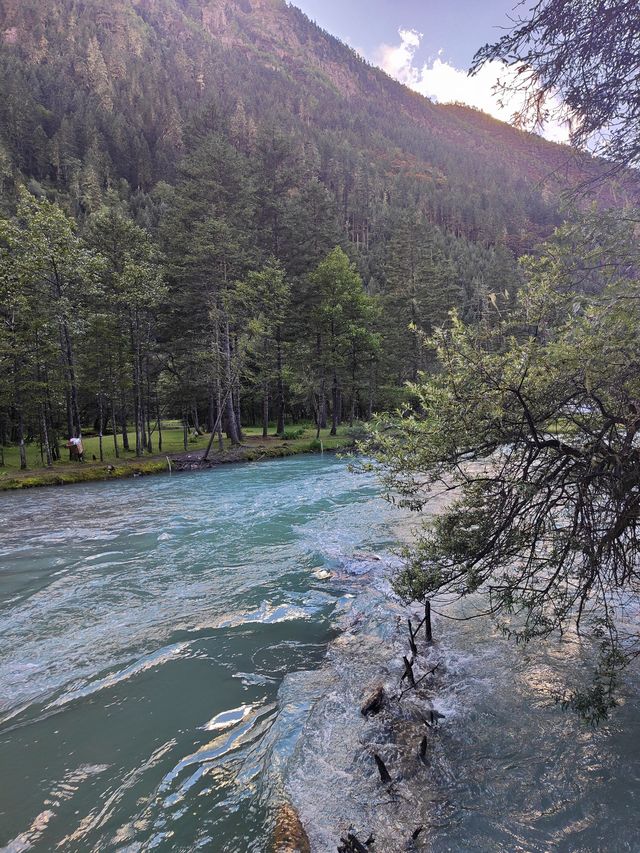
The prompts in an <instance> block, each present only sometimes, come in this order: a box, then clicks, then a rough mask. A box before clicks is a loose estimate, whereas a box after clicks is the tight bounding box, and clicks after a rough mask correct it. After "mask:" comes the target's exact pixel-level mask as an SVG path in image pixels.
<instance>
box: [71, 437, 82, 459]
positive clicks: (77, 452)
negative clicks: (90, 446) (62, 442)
mask: <svg viewBox="0 0 640 853" xmlns="http://www.w3.org/2000/svg"><path fill="white" fill-rule="evenodd" d="M67 447H68V449H69V461H70V462H84V447H83V444H82V439H81V438H76V437H73V436H72V437H71V438H70V439H69V441H68V442H67Z"/></svg>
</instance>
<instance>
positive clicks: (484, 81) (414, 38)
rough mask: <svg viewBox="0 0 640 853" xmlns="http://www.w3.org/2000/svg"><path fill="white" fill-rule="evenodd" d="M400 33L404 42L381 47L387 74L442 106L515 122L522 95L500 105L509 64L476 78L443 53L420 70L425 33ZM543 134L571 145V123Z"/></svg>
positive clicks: (555, 124)
mask: <svg viewBox="0 0 640 853" xmlns="http://www.w3.org/2000/svg"><path fill="white" fill-rule="evenodd" d="M398 34H399V36H400V43H399V44H396V45H388V44H383V45H381V46H380V48H379V49H378V52H377V55H376V57H375V61H376V62H377V64H378V65H379V66H380V67H381V68H382V69H383V70H384V71H386V72H387V74H389V75H390V76H391V77H394V78H395V79H396V80H399V81H400V82H401V83H404V84H405V85H406V86H409V87H410V88H411V89H414V90H415V91H416V92H420V93H421V94H422V95H426V97H428V98H431V99H432V100H434V101H438V102H439V103H442V104H447V103H454V102H458V103H463V104H467V105H468V106H471V107H476V108H477V109H479V110H482V111H483V112H485V113H489V115H492V116H494V117H495V118H498V119H500V120H501V121H506V122H511V120H512V118H513V115H514V113H515V112H516V111H517V110H518V108H519V107H520V106H521V104H522V101H521V96H518V95H516V96H514V97H513V98H512V99H511V100H510V101H508V102H506V103H504V104H503V103H501V102H500V101H501V96H500V94H499V93H497V92H496V86H497V84H498V81H500V80H502V81H505V82H508V81H509V78H510V76H511V75H512V74H513V72H512V71H511V69H509V68H508V67H507V66H506V65H504V64H503V63H502V62H498V61H492V62H488V63H486V64H485V65H484V66H483V67H482V68H481V69H480V71H479V72H478V73H477V74H476V75H475V76H474V77H469V76H468V74H467V72H466V71H464V70H462V69H460V68H456V67H455V66H454V65H451V64H450V63H449V62H447V61H446V60H443V59H442V58H441V56H442V53H443V51H442V50H440V51H439V54H438V56H437V57H436V59H433V60H430V61H429V62H425V63H424V64H423V65H422V67H420V66H419V65H417V64H416V63H415V55H416V52H417V50H418V48H419V47H420V44H421V42H422V38H423V35H422V33H420V32H418V31H417V30H410V29H400V30H399V31H398ZM542 133H543V135H544V136H545V137H546V138H547V139H551V140H553V141H554V142H567V141H568V138H569V131H568V127H567V124H566V122H561V121H549V122H548V123H547V125H546V126H545V127H544V129H543V131H542Z"/></svg>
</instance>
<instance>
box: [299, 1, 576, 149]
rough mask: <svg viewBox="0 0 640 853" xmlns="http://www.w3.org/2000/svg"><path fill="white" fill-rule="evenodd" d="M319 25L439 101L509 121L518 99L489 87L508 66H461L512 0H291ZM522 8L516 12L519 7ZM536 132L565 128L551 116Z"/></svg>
mask: <svg viewBox="0 0 640 853" xmlns="http://www.w3.org/2000/svg"><path fill="white" fill-rule="evenodd" d="M292 2H293V5H295V6H298V7H299V8H300V9H302V11H303V12H305V13H306V14H307V15H308V16H309V17H310V18H311V19H312V20H314V21H316V23H318V24H319V25H320V26H321V27H322V28H323V29H325V30H328V32H330V33H332V34H333V35H335V36H337V37H338V38H340V39H341V40H342V41H344V42H347V44H350V45H351V46H352V47H353V48H355V49H356V50H357V51H358V52H359V53H361V54H362V55H363V56H364V57H365V58H366V59H368V60H369V61H370V62H372V63H374V64H375V65H378V66H380V67H381V68H383V69H384V70H385V71H386V72H387V73H388V74H390V75H391V76H392V77H395V78H396V79H397V80H400V82H401V83H405V84H406V85H407V86H410V87H411V88H412V89H415V90H416V91H418V92H420V93H421V94H423V95H426V96H427V97H428V98H431V99H432V100H434V101H438V102H440V103H450V102H453V101H460V102H462V103H466V104H469V105H470V106H473V107H477V108H478V109H481V110H484V111H485V112H488V113H490V114H491V115H493V116H495V117H496V118H499V119H501V120H502V121H510V120H511V118H512V116H513V113H514V112H515V110H516V109H517V106H518V102H517V100H512V101H511V102H510V103H508V104H506V105H501V104H500V102H499V101H500V98H499V96H498V95H497V94H496V93H495V92H494V91H493V90H494V87H495V85H496V82H497V81H498V79H504V78H505V76H506V77H507V78H508V74H509V72H508V71H507V70H505V68H504V66H502V65H501V64H500V63H498V62H492V63H488V64H487V65H486V66H485V67H484V68H483V69H482V70H481V71H480V73H479V74H478V75H477V76H475V77H472V78H469V77H468V76H467V71H468V69H469V66H470V64H471V61H472V60H473V56H474V54H475V52H476V51H477V50H478V48H480V47H482V46H483V45H484V44H486V43H487V42H494V41H497V39H498V38H499V37H500V34H501V31H502V30H501V28H504V27H507V26H508V25H509V15H510V14H514V12H513V10H514V7H515V6H516V5H517V4H518V0H292ZM527 5H528V4H527V3H525V4H524V8H523V7H520V8H519V9H516V13H520V14H522V13H523V12H526V9H527ZM543 135H544V136H546V137H547V138H548V139H553V140H554V141H557V142H564V141H566V140H567V137H568V130H567V128H566V126H565V125H563V124H562V123H560V122H551V123H549V125H547V127H546V128H544V131H543Z"/></svg>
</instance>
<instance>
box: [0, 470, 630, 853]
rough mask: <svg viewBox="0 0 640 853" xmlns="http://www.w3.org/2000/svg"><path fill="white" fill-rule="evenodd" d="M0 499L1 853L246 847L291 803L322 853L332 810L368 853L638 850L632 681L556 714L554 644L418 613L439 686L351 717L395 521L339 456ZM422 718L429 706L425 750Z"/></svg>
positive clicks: (333, 822)
mask: <svg viewBox="0 0 640 853" xmlns="http://www.w3.org/2000/svg"><path fill="white" fill-rule="evenodd" d="M0 513H1V514H2V518H3V525H2V534H1V535H0V849H1V850H3V851H7V853H19V851H26V850H34V851H50V850H61V851H111V850H118V851H131V853H134V851H143V850H144V851H146V850H159V851H185V853H186V851H193V850H200V849H201V850H212V851H220V853H245V851H246V853H254V851H255V853H258V851H265V850H267V849H268V847H269V843H270V837H271V832H272V828H273V823H274V820H275V819H276V816H277V809H278V804H279V803H281V802H283V801H285V800H287V801H290V802H292V803H293V804H294V805H295V806H296V808H297V810H298V812H299V813H300V815H301V816H302V818H303V820H304V823H305V826H306V827H307V830H308V832H309V836H310V838H311V842H312V847H313V850H314V851H318V853H325V851H326V853H329V851H335V849H336V846H337V842H338V839H339V836H340V834H341V832H344V831H345V830H346V829H347V828H348V827H349V825H350V824H352V825H353V826H354V828H355V830H356V831H357V832H358V833H359V834H360V835H361V836H363V838H366V837H367V836H368V834H369V833H370V832H373V834H374V835H375V836H376V837H377V839H378V841H377V844H376V846H375V848H373V849H375V850H377V851H378V853H395V851H403V850H411V849H414V850H433V851H438V852H439V851H443V853H444V851H449V850H450V851H467V850H468V851H484V850H486V851H494V850H495V851H505V853H507V851H541V853H542V851H549V850H561V851H567V853H569V851H612V853H613V851H618V850H629V851H640V824H639V822H638V804H639V802H640V739H639V738H638V724H639V720H640V716H639V714H638V710H639V709H640V701H639V699H638V693H637V690H636V689H635V686H634V684H633V681H632V680H630V682H629V683H628V684H627V685H626V687H625V691H624V697H623V698H624V704H623V705H622V707H621V708H620V709H619V711H618V712H617V713H616V716H615V717H614V720H613V722H612V723H611V724H609V725H608V726H606V727H603V728H602V729H600V730H598V731H593V730H591V729H588V728H586V727H585V726H583V725H582V724H581V723H579V721H577V720H576V719H575V718H574V717H571V716H570V715H567V714H563V713H562V712H561V711H559V710H558V709H557V708H555V707H554V706H553V704H552V703H550V701H549V688H550V687H553V686H554V685H555V684H558V683H560V682H561V681H562V679H563V678H564V677H565V676H566V675H567V673H568V672H570V671H571V667H572V666H575V662H576V655H577V654H578V653H577V652H576V650H575V648H573V647H572V646H571V644H562V645H555V646H554V645H546V646H542V647H537V648H535V649H534V648H533V647H531V648H528V649H524V650H523V649H518V648H515V647H514V646H512V645H510V644H508V643H506V642H505V641H504V640H503V639H502V638H500V637H499V636H497V635H496V634H495V633H494V632H493V631H492V630H491V628H490V626H488V625H487V623H486V622H482V623H479V622H478V621H475V622H470V623H452V622H444V621H442V620H437V621H436V625H435V627H436V631H437V639H438V641H437V643H436V644H435V646H434V647H432V648H431V649H429V650H426V649H425V650H424V651H427V652H428V654H427V656H425V658H424V664H418V666H421V665H424V667H425V668H428V667H430V666H433V665H434V663H435V662H438V663H440V666H439V669H438V675H437V678H434V679H433V680H432V681H428V682H425V685H426V686H427V689H425V690H423V691H422V692H421V695H420V696H419V697H418V696H415V697H414V696H408V697H406V698H405V699H403V704H402V706H401V711H400V713H397V711H396V710H394V712H393V714H391V715H390V714H382V715H379V716H378V717H376V718H371V719H369V720H365V719H364V718H363V717H362V715H361V714H360V713H359V705H360V701H361V698H362V694H363V691H364V690H366V688H367V686H368V685H371V684H375V683H376V682H377V681H379V680H381V679H382V680H383V681H385V683H386V686H387V689H388V692H389V693H393V692H394V691H395V692H397V686H398V676H399V672H401V669H402V654H404V653H405V652H406V648H405V646H406V631H405V629H404V624H405V620H406V616H407V611H406V610H405V609H404V608H402V607H401V606H400V604H399V603H398V602H397V601H394V600H393V597H392V596H391V595H390V589H389V584H388V573H389V569H390V567H391V566H392V565H393V557H391V556H390V552H391V549H392V546H393V544H394V542H395V541H396V540H397V538H398V536H399V535H400V536H403V535H405V531H406V528H405V523H406V520H405V519H403V517H402V516H401V515H400V513H399V512H398V511H396V510H394V509H393V508H392V507H390V506H389V505H388V504H386V503H385V502H384V501H382V500H381V499H380V498H379V496H378V492H377V488H376V486H375V483H374V482H373V481H372V480H371V479H370V478H369V477H366V476H363V475H354V474H351V473H349V472H348V471H347V468H346V465H345V463H344V462H342V461H340V460H337V459H335V458H333V457H331V456H326V457H319V456H311V457H297V458H293V459H288V460H282V461H278V462H267V463H262V464H253V465H243V466H230V467H228V468H221V469H219V470H214V471H212V472H207V473H198V474H184V475H174V476H173V477H171V478H169V477H157V478H153V479H145V480H134V481H128V482H118V483H104V484H93V485H88V486H76V487H73V488H68V489H50V490H38V491H34V492H31V493H28V494H9V495H3V496H0ZM374 554H375V555H381V556H382V557H383V559H382V560H378V559H374V557H373V555H374ZM318 570H323V571H325V572H327V571H328V572H331V573H332V578H331V579H330V580H324V579H320V578H318V577H316V575H315V573H316V572H317V571H318ZM327 650H329V653H328V654H327ZM578 656H579V655H578ZM428 707H432V708H436V709H439V710H440V711H441V712H442V713H444V714H445V715H446V716H445V718H444V719H443V720H442V721H441V725H440V726H439V728H438V731H437V732H432V731H429V754H428V760H427V762H426V763H425V764H423V763H421V762H418V761H417V760H416V750H417V745H418V743H419V740H420V737H421V736H422V733H423V730H424V724H423V723H422V721H421V715H422V714H423V713H424V710H425V708H428ZM373 751H377V752H379V753H380V754H383V755H384V756H385V759H386V760H387V762H388V765H389V767H390V769H391V771H392V774H393V776H394V789H393V790H392V791H391V792H389V791H387V790H385V789H384V788H382V787H381V786H380V783H379V781H378V777H377V774H376V771H375V765H373V763H372V753H373ZM419 825H424V826H425V830H424V831H423V832H422V833H420V834H419V836H418V838H417V839H416V841H411V840H410V839H409V836H410V834H411V831H412V830H414V829H415V828H417V826H419ZM1 845H5V846H4V847H1Z"/></svg>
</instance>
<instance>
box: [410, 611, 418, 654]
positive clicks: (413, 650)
mask: <svg viewBox="0 0 640 853" xmlns="http://www.w3.org/2000/svg"><path fill="white" fill-rule="evenodd" d="M408 622H409V647H410V649H411V654H412V655H413V656H414V658H415V657H417V656H418V647H417V646H416V632H415V631H414V630H413V625H412V624H411V619H409V620H408Z"/></svg>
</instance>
